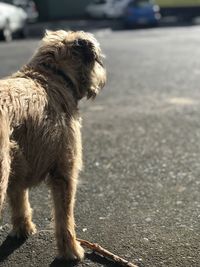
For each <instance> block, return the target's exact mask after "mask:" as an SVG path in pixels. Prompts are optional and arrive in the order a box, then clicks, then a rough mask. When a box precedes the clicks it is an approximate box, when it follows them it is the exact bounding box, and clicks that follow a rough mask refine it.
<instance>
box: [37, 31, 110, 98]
mask: <svg viewBox="0 0 200 267" xmlns="http://www.w3.org/2000/svg"><path fill="white" fill-rule="evenodd" d="M35 57H36V58H37V59H39V63H40V64H41V63H42V62H45V63H47V64H50V65H51V66H53V67H54V68H56V69H58V70H61V71H62V72H64V73H65V74H66V75H68V76H69V77H70V79H71V80H72V82H73V83H74V85H75V90H76V91H77V92H76V95H77V96H78V98H79V99H81V98H83V97H85V96H86V97H87V98H94V97H95V96H96V95H97V94H98V92H99V91H100V89H101V88H103V87H104V85H105V82H106V71H105V68H104V66H103V62H102V60H103V57H104V56H103V54H102V52H101V49H100V45H99V43H98V42H97V40H96V39H95V38H94V36H93V35H92V34H90V33H86V32H83V31H77V32H73V31H68V32H66V31H62V30H59V31H55V32H52V31H47V32H46V35H45V37H44V38H43V40H42V45H41V46H40V48H39V49H38V51H37V53H36V55H35Z"/></svg>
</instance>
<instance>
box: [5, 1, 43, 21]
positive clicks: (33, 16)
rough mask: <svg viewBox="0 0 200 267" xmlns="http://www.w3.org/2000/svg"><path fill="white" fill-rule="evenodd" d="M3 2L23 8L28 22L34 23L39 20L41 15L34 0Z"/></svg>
mask: <svg viewBox="0 0 200 267" xmlns="http://www.w3.org/2000/svg"><path fill="white" fill-rule="evenodd" d="M1 2H4V3H7V4H11V5H14V6H17V7H21V8H23V9H24V11H25V12H26V13H27V16H28V17H27V22H29V23H33V22H36V21H37V20H38V17H39V13H38V10H37V7H36V5H35V2H34V1H32V0H1Z"/></svg>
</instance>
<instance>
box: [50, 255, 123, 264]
mask: <svg viewBox="0 0 200 267" xmlns="http://www.w3.org/2000/svg"><path fill="white" fill-rule="evenodd" d="M85 259H88V260H90V261H91V262H94V263H99V264H101V265H102V266H106V267H120V266H121V265H119V264H116V263H114V262H112V261H110V260H108V259H106V258H104V257H101V256H100V255H98V254H96V253H94V252H92V253H86V254H85ZM74 266H78V262H77V261H66V260H61V259H57V258H55V259H54V260H53V261H52V263H51V264H50V265H49V267H74Z"/></svg>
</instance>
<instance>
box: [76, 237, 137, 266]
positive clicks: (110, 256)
mask: <svg viewBox="0 0 200 267" xmlns="http://www.w3.org/2000/svg"><path fill="white" fill-rule="evenodd" d="M77 240H78V241H79V242H80V243H81V245H83V246H85V247H87V248H89V249H91V250H93V251H95V252H97V253H99V254H100V255H102V256H104V257H106V258H108V259H110V260H112V261H114V262H116V263H118V264H120V265H121V266H126V267H138V266H137V265H135V264H133V263H131V262H128V261H127V260H125V259H122V258H120V257H119V256H117V255H115V254H113V253H111V252H110V251H108V250H106V249H104V248H102V247H101V246H100V245H98V244H96V243H90V242H89V241H86V240H83V239H79V238H78V239H77Z"/></svg>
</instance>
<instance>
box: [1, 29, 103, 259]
mask: <svg viewBox="0 0 200 267" xmlns="http://www.w3.org/2000/svg"><path fill="white" fill-rule="evenodd" d="M105 80H106V72H105V69H104V67H103V64H102V53H101V49H100V46H99V43H98V42H97V41H96V39H95V38H94V37H93V35H92V34H89V33H85V32H81V31H80V32H66V31H61V30H60V31H55V32H49V31H47V33H46V35H45V37H44V38H43V40H42V44H41V46H40V47H39V49H38V50H37V51H36V53H35V54H34V56H33V57H32V59H31V60H30V62H29V63H28V64H27V65H25V66H24V67H22V69H21V70H20V71H18V72H17V73H15V74H14V75H12V76H10V77H8V78H6V79H4V80H1V81H0V212H1V210H2V205H3V202H4V199H5V196H6V194H7V195H8V198H9V203H10V206H11V210H12V224H13V230H12V235H15V236H17V237H20V236H28V235H30V234H33V233H35V231H36V228H35V225H34V224H33V223H32V215H31V208H30V204H29V200H28V188H30V187H32V186H35V185H37V184H39V183H40V182H41V181H43V180H44V179H45V178H46V177H48V180H49V185H50V188H51V192H52V197H53V201H54V216H55V229H56V239H57V246H58V252H59V256H60V257H63V258H65V259H78V260H81V259H82V258H83V257H84V250H83V249H82V247H81V246H80V244H79V243H78V242H77V241H76V233H75V229H74V215H73V209H74V200H75V193H76V184H77V177H78V173H79V171H80V170H81V166H82V147H81V133H80V127H81V122H80V116H79V112H78V107H77V105H78V101H79V100H80V99H82V98H83V97H85V96H86V97H87V98H94V97H95V96H96V95H97V93H98V92H99V90H100V89H101V88H102V87H103V86H104V84H105Z"/></svg>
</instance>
